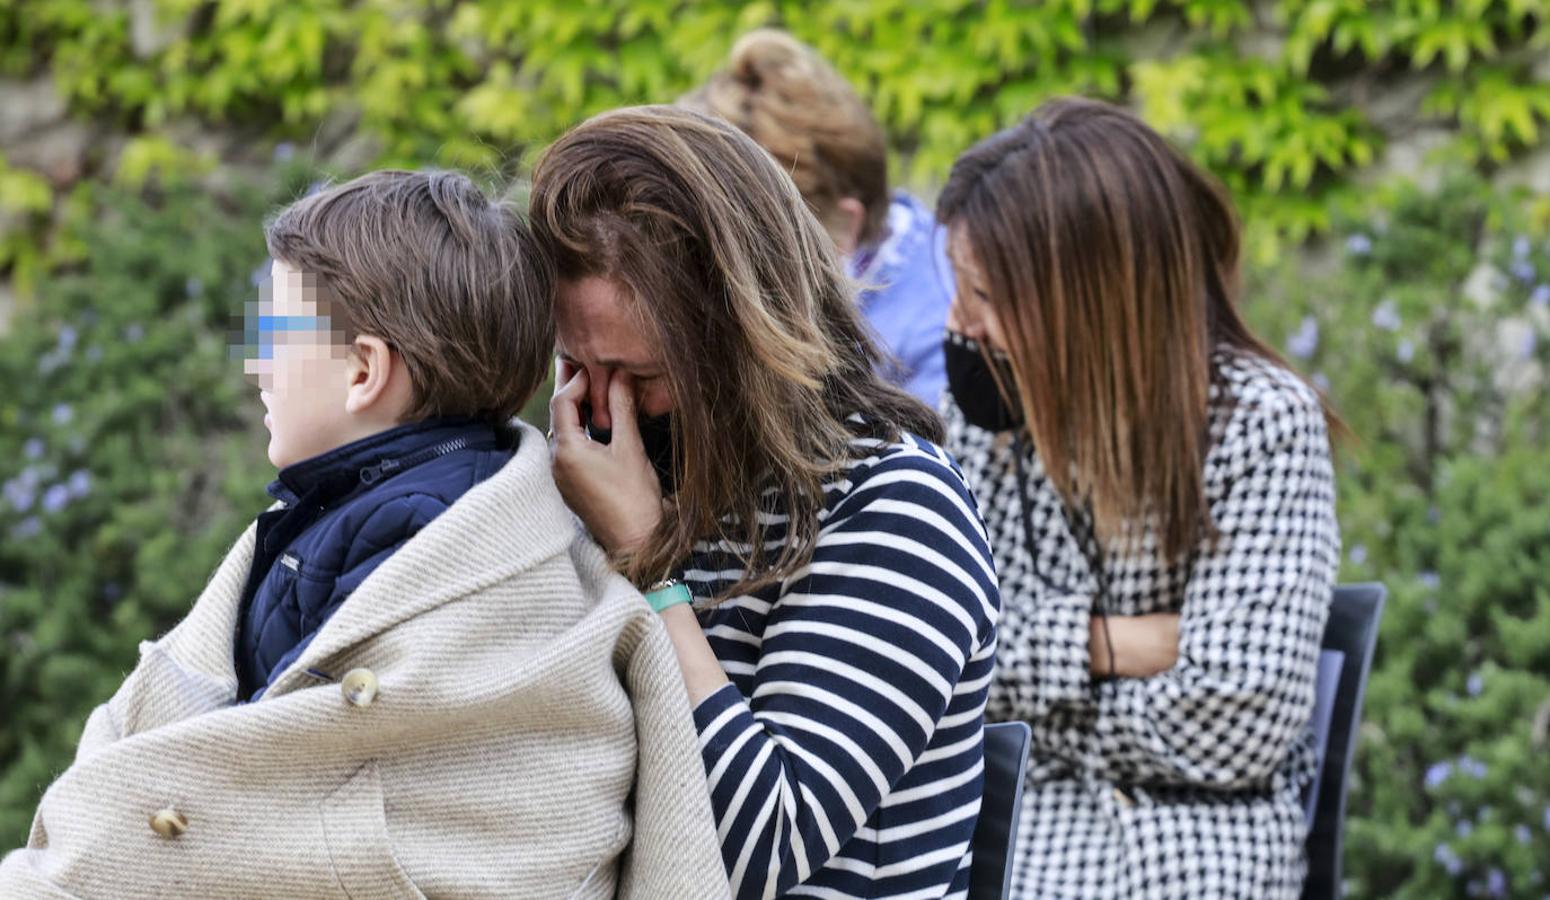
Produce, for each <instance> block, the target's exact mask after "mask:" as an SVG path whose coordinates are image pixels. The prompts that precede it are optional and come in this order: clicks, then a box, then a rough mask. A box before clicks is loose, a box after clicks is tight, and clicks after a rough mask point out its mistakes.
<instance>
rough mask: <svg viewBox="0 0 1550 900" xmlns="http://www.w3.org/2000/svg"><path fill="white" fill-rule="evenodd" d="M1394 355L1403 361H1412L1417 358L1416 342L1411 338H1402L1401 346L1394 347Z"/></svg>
mask: <svg viewBox="0 0 1550 900" xmlns="http://www.w3.org/2000/svg"><path fill="white" fill-rule="evenodd" d="M1394 356H1395V357H1397V358H1398V359H1399V361H1400V362H1402V363H1408V362H1410V361H1411V360H1412V359H1415V344H1414V343H1412V342H1411V340H1410V339H1409V338H1405V339H1403V340H1401V341H1400V342H1399V346H1398V347H1395V348H1394Z"/></svg>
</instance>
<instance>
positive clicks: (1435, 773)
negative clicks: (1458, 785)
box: [1426, 760, 1453, 790]
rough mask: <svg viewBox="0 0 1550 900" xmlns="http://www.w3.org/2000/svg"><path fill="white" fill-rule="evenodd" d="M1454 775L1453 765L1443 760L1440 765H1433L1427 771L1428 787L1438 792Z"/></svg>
mask: <svg viewBox="0 0 1550 900" xmlns="http://www.w3.org/2000/svg"><path fill="white" fill-rule="evenodd" d="M1452 774H1453V763H1450V762H1448V761H1447V760H1443V761H1442V762H1440V763H1432V764H1431V765H1430V766H1429V767H1427V769H1426V787H1427V788H1428V789H1430V790H1436V789H1437V788H1438V787H1439V786H1440V785H1441V784H1442V783H1443V782H1444V781H1447V780H1448V776H1449V775H1452Z"/></svg>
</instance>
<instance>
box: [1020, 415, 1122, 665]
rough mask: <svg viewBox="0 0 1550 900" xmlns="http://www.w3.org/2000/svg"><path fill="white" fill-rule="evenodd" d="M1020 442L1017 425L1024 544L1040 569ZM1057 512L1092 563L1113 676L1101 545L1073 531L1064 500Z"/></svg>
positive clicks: (1091, 536) (1090, 536)
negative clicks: (1090, 546)
mask: <svg viewBox="0 0 1550 900" xmlns="http://www.w3.org/2000/svg"><path fill="white" fill-rule="evenodd" d="M1027 449H1028V448H1027V447H1026V446H1025V445H1024V443H1023V429H1021V428H1019V429H1017V431H1015V432H1013V434H1012V464H1013V466H1014V467H1015V470H1016V473H1017V500H1018V505H1019V506H1020V507H1022V512H1023V545H1024V546H1025V547H1026V548H1027V550H1028V558H1029V559H1030V560H1031V561H1032V562H1033V570H1034V572H1036V573H1037V572H1040V571H1042V570H1043V566H1042V565H1041V563H1042V561H1043V560H1042V554H1041V553H1040V552H1039V546H1038V542H1037V541H1035V540H1034V536H1033V504H1032V503H1030V502H1029V495H1028V473H1027V468H1026V466H1025V464H1024V463H1023V454H1024V453H1025V452H1026V451H1027ZM1060 513H1061V516H1062V517H1063V518H1065V520H1066V527H1067V528H1069V529H1071V531H1072V532H1073V536H1074V537H1075V538H1076V541H1077V544H1078V545H1079V547H1080V549H1081V551H1082V556H1083V557H1085V558H1086V559H1087V564H1088V565H1089V566H1091V567H1093V577H1094V578H1095V579H1096V580H1097V582H1098V596H1097V597H1096V598H1095V599H1096V600H1097V601H1098V619H1099V621H1100V622H1102V624H1103V643H1104V645H1105V646H1106V647H1107V648H1108V651H1109V677H1110V678H1113V677H1115V669H1114V639H1113V638H1112V637H1111V636H1110V635H1109V608H1108V603H1107V602H1106V600H1105V597H1106V596H1107V594H1108V592H1109V591H1108V586H1107V585H1108V573H1107V572H1105V571H1104V568H1103V547H1102V546H1101V545H1100V544H1099V543H1098V540H1097V536H1096V535H1094V534H1093V531H1092V529H1091V528H1086V529H1084V533H1083V534H1074V532H1075V531H1076V529H1075V528H1074V527H1072V526H1073V523H1072V521H1071V519H1072V517H1071V515H1070V514H1069V511H1068V510H1067V509H1066V504H1065V501H1061V504H1060ZM1089 543H1090V544H1091V545H1092V549H1093V555H1091V556H1089V555H1088V552H1087V550H1088V544H1089Z"/></svg>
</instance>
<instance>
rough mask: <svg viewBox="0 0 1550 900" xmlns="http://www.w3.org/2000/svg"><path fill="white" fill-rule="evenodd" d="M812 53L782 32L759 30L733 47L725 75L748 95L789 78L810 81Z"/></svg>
mask: <svg viewBox="0 0 1550 900" xmlns="http://www.w3.org/2000/svg"><path fill="white" fill-rule="evenodd" d="M811 69H812V59H811V51H809V50H808V49H807V47H806V46H804V45H803V44H802V43H801V42H800V41H798V40H797V39H796V38H794V37H792V36H791V35H789V34H787V33H786V32H784V31H779V30H777V29H774V28H759V29H756V30H754V31H750V32H748V33H747V34H745V35H743V36H742V37H741V38H739V39H738V41H737V43H736V44H733V45H732V53H731V54H730V56H729V57H728V59H727V74H728V76H730V77H731V78H732V79H733V80H735V81H737V82H738V83H739V84H741V85H743V86H744V87H746V88H747V89H748V90H750V91H757V90H759V89H761V88H762V87H764V86H765V85H766V84H767V83H768V82H772V81H775V82H778V81H785V80H787V79H788V78H789V77H790V76H792V75H798V74H799V75H801V77H803V78H811V77H812V73H811V71H810V70H811Z"/></svg>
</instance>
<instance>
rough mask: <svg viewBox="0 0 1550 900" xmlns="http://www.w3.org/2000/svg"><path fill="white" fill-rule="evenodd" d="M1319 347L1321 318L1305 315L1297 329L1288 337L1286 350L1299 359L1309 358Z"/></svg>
mask: <svg viewBox="0 0 1550 900" xmlns="http://www.w3.org/2000/svg"><path fill="white" fill-rule="evenodd" d="M1318 349H1319V320H1318V319H1315V318H1314V317H1312V316H1304V317H1303V320H1302V323H1301V324H1300V325H1298V326H1297V331H1296V332H1295V333H1294V334H1293V335H1292V336H1291V337H1289V338H1287V339H1286V352H1288V353H1290V354H1291V355H1293V356H1295V357H1297V358H1298V359H1308V358H1309V357H1311V356H1313V353H1314V351H1316V350H1318Z"/></svg>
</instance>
